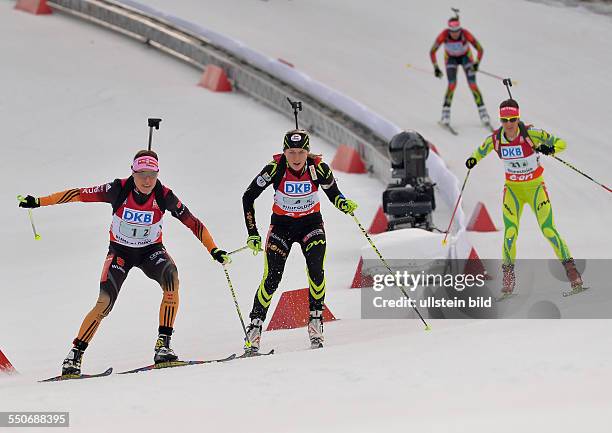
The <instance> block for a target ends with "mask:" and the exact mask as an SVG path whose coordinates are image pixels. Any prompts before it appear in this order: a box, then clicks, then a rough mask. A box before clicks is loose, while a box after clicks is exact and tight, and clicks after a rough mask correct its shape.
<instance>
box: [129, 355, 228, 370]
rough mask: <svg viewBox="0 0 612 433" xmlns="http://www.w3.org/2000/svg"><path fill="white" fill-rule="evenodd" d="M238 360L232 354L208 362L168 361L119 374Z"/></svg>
mask: <svg viewBox="0 0 612 433" xmlns="http://www.w3.org/2000/svg"><path fill="white" fill-rule="evenodd" d="M234 358H236V354H234V353H233V354H231V355H230V356H228V357H226V358H221V359H208V360H206V361H202V360H196V361H168V362H160V363H157V364H151V365H147V366H145V367H139V368H135V369H133V370H127V371H121V372H119V373H117V374H132V373H140V372H142V371H151V370H160V369H162V368H174V367H185V366H187V365H198V364H213V363H216V362H226V361H231V360H232V359H234Z"/></svg>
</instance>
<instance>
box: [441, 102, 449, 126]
mask: <svg viewBox="0 0 612 433" xmlns="http://www.w3.org/2000/svg"><path fill="white" fill-rule="evenodd" d="M440 125H443V126H449V125H450V107H446V106H444V107H442V117H441V118H440Z"/></svg>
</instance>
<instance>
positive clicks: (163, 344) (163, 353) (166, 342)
mask: <svg viewBox="0 0 612 433" xmlns="http://www.w3.org/2000/svg"><path fill="white" fill-rule="evenodd" d="M171 338H172V337H171V336H170V335H166V334H162V333H160V334H159V335H158V336H157V341H156V342H155V356H154V357H153V361H154V362H155V363H156V364H159V363H162V362H171V361H176V360H177V359H178V356H177V355H176V354H175V353H174V350H172V349H171V348H170V340H171Z"/></svg>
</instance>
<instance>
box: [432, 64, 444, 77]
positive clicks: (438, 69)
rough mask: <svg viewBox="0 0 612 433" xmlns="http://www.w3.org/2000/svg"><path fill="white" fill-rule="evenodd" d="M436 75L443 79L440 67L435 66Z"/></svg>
mask: <svg viewBox="0 0 612 433" xmlns="http://www.w3.org/2000/svg"><path fill="white" fill-rule="evenodd" d="M434 75H435V76H436V77H438V78H442V75H444V74H442V71H441V70H440V68H438V65H434Z"/></svg>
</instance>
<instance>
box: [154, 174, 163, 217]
mask: <svg viewBox="0 0 612 433" xmlns="http://www.w3.org/2000/svg"><path fill="white" fill-rule="evenodd" d="M165 189H166V188H165V187H164V186H163V185H162V183H161V182H160V181H159V179H157V182H155V188H153V193H154V194H155V201H156V202H157V206H158V207H159V210H160V211H161V213H164V212H165V211H166V197H165V194H164V190H165Z"/></svg>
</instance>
